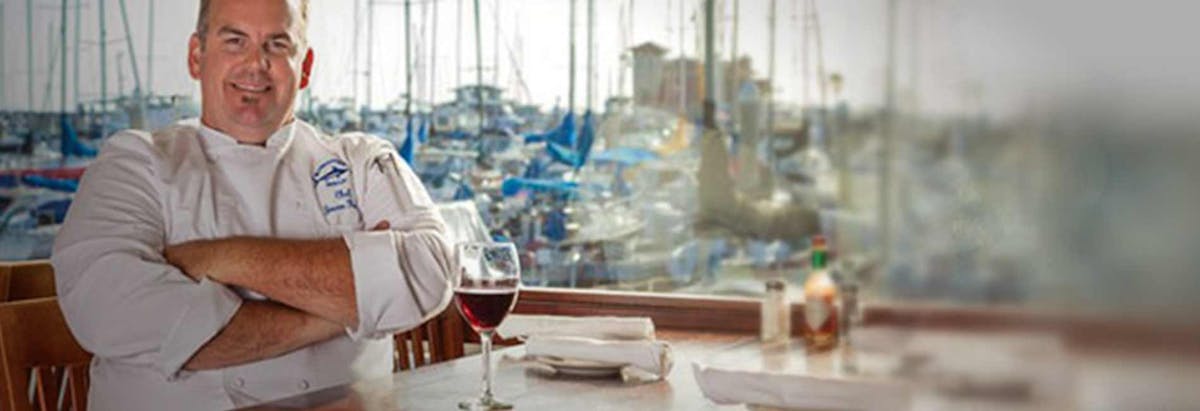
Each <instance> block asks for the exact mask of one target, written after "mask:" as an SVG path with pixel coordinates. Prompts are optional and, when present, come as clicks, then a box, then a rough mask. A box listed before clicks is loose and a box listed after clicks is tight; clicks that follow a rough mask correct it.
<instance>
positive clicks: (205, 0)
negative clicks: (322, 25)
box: [196, 0, 308, 44]
mask: <svg viewBox="0 0 1200 411" xmlns="http://www.w3.org/2000/svg"><path fill="white" fill-rule="evenodd" d="M286 1H287V3H288V6H289V7H295V8H296V10H297V11H299V14H300V29H299V31H300V33H299V36H300V39H299V41H300V43H301V44H304V43H307V40H308V0H286ZM211 5H212V0H200V14H199V15H198V16H197V17H196V37H199V38H200V44H204V36H206V35H208V9H209V6H211Z"/></svg>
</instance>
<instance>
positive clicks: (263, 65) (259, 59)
mask: <svg viewBox="0 0 1200 411" xmlns="http://www.w3.org/2000/svg"><path fill="white" fill-rule="evenodd" d="M246 57H247V58H248V59H250V61H248V63H250V64H251V65H252V66H253V67H254V68H258V69H262V70H263V71H268V70H270V69H271V59H270V58H269V57H270V56H269V55H268V54H267V51H266V50H264V49H263V48H261V47H255V48H254V49H253V50H252V51H251V52H250V53H249V55H247V56H246Z"/></svg>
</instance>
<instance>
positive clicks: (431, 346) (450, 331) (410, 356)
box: [392, 307, 466, 371]
mask: <svg viewBox="0 0 1200 411" xmlns="http://www.w3.org/2000/svg"><path fill="white" fill-rule="evenodd" d="M465 326H466V323H465V322H463V319H462V317H459V316H458V310H456V309H454V308H452V307H447V308H446V310H445V311H442V313H441V314H439V315H438V316H437V317H434V318H433V319H431V320H429V321H426V322H425V323H424V324H421V325H420V326H419V327H417V328H414V329H411V330H408V331H406V332H402V333H399V334H396V335H395V336H394V337H393V338H394V340H395V342H396V351H395V362H394V364H393V368H392V369H393V370H395V371H403V370H410V369H413V368H416V367H420V366H423V365H429V364H435V363H439V362H442V361H447V360H452V359H455V358H460V357H462V356H463V343H464V342H465V340H464V337H463V336H464V335H465V334H464V332H463V331H464V327H465Z"/></svg>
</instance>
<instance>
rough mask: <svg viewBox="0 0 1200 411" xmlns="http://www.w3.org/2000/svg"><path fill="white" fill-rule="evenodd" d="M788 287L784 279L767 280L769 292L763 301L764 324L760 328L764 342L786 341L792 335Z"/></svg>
mask: <svg viewBox="0 0 1200 411" xmlns="http://www.w3.org/2000/svg"><path fill="white" fill-rule="evenodd" d="M786 287H787V286H786V285H785V284H784V282H783V281H782V280H768V281H767V293H766V295H765V296H763V301H762V313H761V318H762V325H761V327H760V328H759V331H760V335H759V336H760V337H761V339H762V342H763V343H766V344H775V343H786V342H787V341H788V338H789V337H790V336H791V333H792V311H791V304H788V300H787V288H786Z"/></svg>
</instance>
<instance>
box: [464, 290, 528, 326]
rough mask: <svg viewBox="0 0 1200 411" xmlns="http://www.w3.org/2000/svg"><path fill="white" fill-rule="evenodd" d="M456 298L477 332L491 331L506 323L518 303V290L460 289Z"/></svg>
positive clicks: (465, 316)
mask: <svg viewBox="0 0 1200 411" xmlns="http://www.w3.org/2000/svg"><path fill="white" fill-rule="evenodd" d="M454 296H455V301H456V302H458V310H459V311H460V312H462V315H463V318H466V319H467V322H468V323H471V328H473V329H475V332H479V331H485V330H486V331H491V330H493V329H495V328H496V326H498V325H500V322H501V321H504V317H505V316H507V315H508V312H509V311H510V310H512V307H513V304H514V303H516V302H517V289H516V287H513V288H459V289H457V290H455V291H454Z"/></svg>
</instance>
